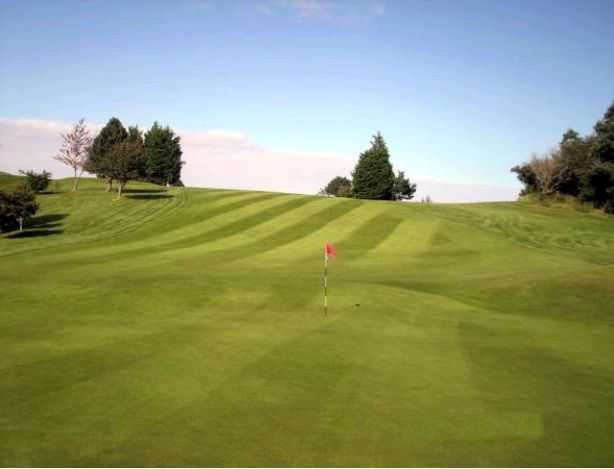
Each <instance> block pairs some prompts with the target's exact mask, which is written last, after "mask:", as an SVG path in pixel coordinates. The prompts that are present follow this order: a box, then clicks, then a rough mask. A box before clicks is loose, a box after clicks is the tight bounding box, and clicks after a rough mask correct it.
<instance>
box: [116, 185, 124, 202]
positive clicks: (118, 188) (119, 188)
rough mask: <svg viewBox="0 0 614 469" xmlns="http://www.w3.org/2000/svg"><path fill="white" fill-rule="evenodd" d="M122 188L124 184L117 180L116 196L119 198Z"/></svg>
mask: <svg viewBox="0 0 614 469" xmlns="http://www.w3.org/2000/svg"><path fill="white" fill-rule="evenodd" d="M123 188H124V184H123V183H122V182H121V181H119V182H118V183H117V198H118V199H121V197H122V189H123Z"/></svg>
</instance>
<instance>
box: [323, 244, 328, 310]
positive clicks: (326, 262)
mask: <svg viewBox="0 0 614 469" xmlns="http://www.w3.org/2000/svg"><path fill="white" fill-rule="evenodd" d="M327 283H328V253H327V252H326V249H324V316H328V304H327V298H326V287H327Z"/></svg>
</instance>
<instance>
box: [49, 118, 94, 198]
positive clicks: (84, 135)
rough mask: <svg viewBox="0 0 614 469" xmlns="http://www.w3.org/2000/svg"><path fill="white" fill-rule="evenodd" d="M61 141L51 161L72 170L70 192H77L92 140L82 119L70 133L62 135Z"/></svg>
mask: <svg viewBox="0 0 614 469" xmlns="http://www.w3.org/2000/svg"><path fill="white" fill-rule="evenodd" d="M62 140H63V141H62V146H61V147H60V152H59V153H58V154H57V155H56V156H54V157H53V159H54V160H57V161H59V162H60V163H64V164H65V165H67V166H70V167H71V168H72V169H73V172H74V178H75V183H74V185H73V188H72V190H73V191H77V190H78V189H79V180H80V179H81V175H82V174H83V169H84V167H85V161H86V159H87V152H88V151H89V148H90V147H91V145H92V140H93V139H92V136H91V135H90V131H89V130H88V129H87V127H86V126H85V123H84V119H81V120H80V121H79V122H77V123H76V124H75V125H74V126H73V128H72V131H70V132H68V133H66V134H62ZM77 173H78V175H77Z"/></svg>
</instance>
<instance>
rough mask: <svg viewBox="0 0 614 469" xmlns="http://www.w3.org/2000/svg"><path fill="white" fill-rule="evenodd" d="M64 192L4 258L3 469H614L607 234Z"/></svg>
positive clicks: (362, 211) (570, 215)
mask: <svg viewBox="0 0 614 469" xmlns="http://www.w3.org/2000/svg"><path fill="white" fill-rule="evenodd" d="M11 181H12V179H11V178H10V177H8V176H2V180H1V181H0V185H2V184H4V185H5V186H6V185H8V184H11ZM13 182H14V181H13ZM70 184H71V182H70V181H59V182H57V183H54V184H52V186H51V189H52V190H54V191H55V193H52V194H46V195H42V196H41V197H40V203H41V211H40V212H39V214H38V215H37V216H36V218H35V219H34V220H33V221H32V223H31V228H30V229H29V230H28V231H26V232H25V233H24V234H23V235H22V236H15V235H3V236H1V237H0V331H1V332H0V349H1V350H2V353H1V354H0V377H1V379H0V402H1V403H2V404H1V405H0V465H3V466H7V465H8V466H24V465H26V466H28V465H36V466H58V465H60V466H73V465H78V466H92V465H94V466H118V465H119V466H149V465H154V466H186V465H190V466H191V465H197V466H262V465H265V466H322V465H326V466H328V465H331V466H348V465H349V466H415V465H419V466H484V465H486V466H527V465H529V466H604V465H605V466H611V465H614V445H613V444H612V435H611V429H612V427H613V426H614V405H613V404H612V403H613V401H614V217H607V216H606V215H603V214H599V213H596V212H590V213H587V212H580V211H577V210H574V209H572V208H569V207H543V206H540V205H537V204H531V203H523V202H520V203H496V204H494V203H493V204H475V205H472V204H467V205H438V204H433V205H421V204H401V203H392V202H367V201H357V200H348V199H327V198H319V197H307V196H297V195H283V194H272V193H258V192H242V191H223V190H204V189H171V190H168V191H166V190H164V189H160V188H155V187H154V186H149V185H145V184H130V185H129V189H131V191H130V192H129V193H128V194H127V196H126V197H125V198H124V199H123V200H120V201H117V200H115V197H114V196H113V195H111V194H107V193H105V192H104V191H103V189H102V185H101V184H99V183H97V182H96V181H93V180H85V181H83V184H82V190H81V191H80V192H79V193H76V194H75V193H71V192H68V189H69V188H70ZM326 241H328V242H331V243H332V244H333V245H334V246H335V249H336V251H337V259H335V260H334V261H332V262H331V263H330V266H329V315H328V317H324V316H323V311H322V304H321V303H322V297H321V293H322V289H321V286H322V277H321V275H322V263H323V262H322V261H323V259H322V258H323V252H322V249H323V244H324V242H326Z"/></svg>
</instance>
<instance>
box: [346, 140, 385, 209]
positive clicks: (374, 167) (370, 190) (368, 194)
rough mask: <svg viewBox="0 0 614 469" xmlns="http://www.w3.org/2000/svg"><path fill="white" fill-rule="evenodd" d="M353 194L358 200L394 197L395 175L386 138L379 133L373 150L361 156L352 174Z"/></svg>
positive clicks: (372, 143) (370, 149) (373, 141)
mask: <svg viewBox="0 0 614 469" xmlns="http://www.w3.org/2000/svg"><path fill="white" fill-rule="evenodd" d="M352 178H353V179H352V192H353V195H354V197H356V198H358V199H379V200H390V199H392V197H393V191H392V189H393V185H394V173H393V172H392V165H391V164H390V155H389V153H388V147H387V146H386V142H384V138H383V137H382V135H381V134H380V133H379V132H378V133H377V134H376V135H374V136H373V139H372V140H371V148H369V149H368V150H366V151H364V152H363V153H361V154H360V157H359V160H358V163H357V164H356V168H355V169H354V172H353V173H352Z"/></svg>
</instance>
